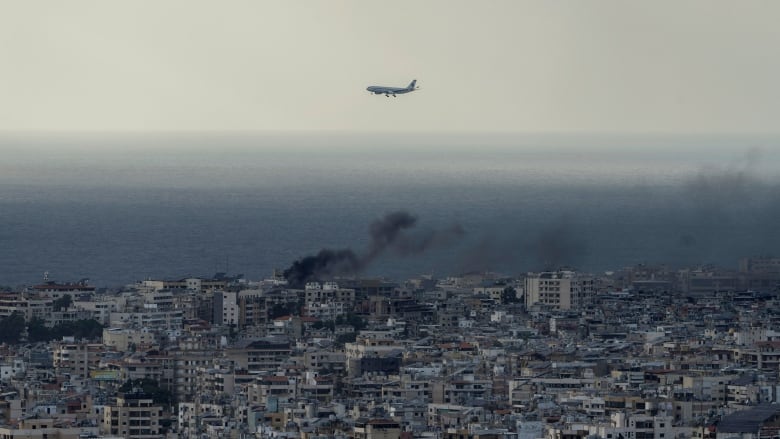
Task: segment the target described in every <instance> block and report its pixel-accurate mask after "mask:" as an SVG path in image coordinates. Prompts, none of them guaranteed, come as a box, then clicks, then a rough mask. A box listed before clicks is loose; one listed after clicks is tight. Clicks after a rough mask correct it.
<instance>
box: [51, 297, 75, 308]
mask: <svg viewBox="0 0 780 439" xmlns="http://www.w3.org/2000/svg"><path fill="white" fill-rule="evenodd" d="M71 303H73V299H71V297H70V294H65V295H64V296H62V297H60V298H59V299H56V300H55V301H54V302H53V303H52V308H54V311H62V310H64V309H68V307H70V304H71Z"/></svg>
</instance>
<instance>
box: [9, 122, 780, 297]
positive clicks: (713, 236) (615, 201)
mask: <svg viewBox="0 0 780 439" xmlns="http://www.w3.org/2000/svg"><path fill="white" fill-rule="evenodd" d="M778 188H780V137H772V136H737V135H687V136H682V135H645V136H643V135H599V134H513V133H393V132H388V133H373V132H362V133H361V132H264V133H235V132H230V133H213V132H212V133H192V132H190V133H144V134H139V133H4V134H1V135H0V285H2V286H10V287H19V286H25V285H32V284H37V283H40V282H41V281H42V280H43V279H44V276H46V278H47V279H49V280H55V281H58V282H75V281H79V280H82V279H89V283H90V284H92V285H96V286H98V287H117V286H122V285H126V284H130V283H134V282H137V281H140V280H143V279H150V278H151V279H177V278H184V277H190V276H201V277H209V276H213V275H214V274H215V273H218V272H222V273H227V274H228V275H231V276H235V275H239V274H242V275H243V276H244V277H245V278H247V279H262V278H266V277H268V276H270V275H271V273H272V272H273V270H274V269H279V270H284V269H285V268H287V267H289V266H290V265H291V264H292V263H293V262H294V261H296V260H298V259H299V258H302V257H304V256H307V255H312V254H316V253H317V252H319V251H320V250H321V249H334V250H338V249H351V250H352V251H354V252H355V253H357V254H365V252H368V251H370V250H369V249H370V248H372V245H373V242H372V237H371V235H370V229H371V225H372V224H373V223H376V222H377V221H380V220H381V219H382V218H383V217H385V216H386V215H388V214H392V213H393V212H399V211H400V212H405V213H408V214H409V215H412V216H413V217H414V218H415V219H416V221H415V223H414V225H413V226H412V227H410V228H408V229H405V230H403V231H402V233H403V234H404V235H405V236H407V237H408V238H409V239H412V240H415V239H416V240H418V241H419V242H421V243H424V245H420V246H418V247H415V251H400V250H399V249H397V248H394V247H393V246H388V247H387V248H385V249H383V251H382V252H381V254H378V256H377V257H375V258H372V259H371V263H370V264H367V265H366V266H365V267H364V268H363V271H361V272H360V273H357V274H359V275H361V276H367V277H384V278H387V279H393V280H403V279H405V278H408V277H414V276H417V275H421V274H430V275H433V276H437V277H445V276H450V275H458V274H463V273H467V272H478V271H494V272H498V273H501V274H505V275H507V276H515V275H518V274H522V273H526V272H529V271H539V270H546V269H555V268H560V267H568V268H572V269H577V270H581V271H587V272H591V273H600V272H605V271H615V270H619V269H621V268H623V267H626V266H631V265H635V264H652V265H655V264H665V265H668V266H670V267H672V268H675V267H686V266H696V265H701V264H715V265H719V266H723V267H727V268H736V266H737V262H738V260H739V258H742V257H748V256H768V255H775V256H780V191H778ZM448 230H459V231H462V233H458V234H457V236H454V235H453V234H450V235H449V237H448V239H427V238H429V237H431V236H443V235H442V234H441V232H442V231H448Z"/></svg>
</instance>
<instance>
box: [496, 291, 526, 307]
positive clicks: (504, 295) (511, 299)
mask: <svg viewBox="0 0 780 439" xmlns="http://www.w3.org/2000/svg"><path fill="white" fill-rule="evenodd" d="M522 301H523V299H522V298H521V297H517V291H516V290H515V289H514V288H512V287H506V288H504V291H502V292H501V303H503V304H507V303H520V302H522Z"/></svg>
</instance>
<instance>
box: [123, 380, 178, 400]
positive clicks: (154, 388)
mask: <svg viewBox="0 0 780 439" xmlns="http://www.w3.org/2000/svg"><path fill="white" fill-rule="evenodd" d="M135 389H138V390H140V391H141V392H143V393H144V394H146V395H149V396H151V397H152V400H153V401H154V402H155V404H164V405H171V404H173V394H172V393H171V391H170V390H166V389H163V388H161V387H160V383H158V382H157V381H156V380H153V379H151V378H139V379H136V380H130V379H128V380H127V381H125V383H124V384H122V386H121V387H119V391H120V392H132V391H133V390H135Z"/></svg>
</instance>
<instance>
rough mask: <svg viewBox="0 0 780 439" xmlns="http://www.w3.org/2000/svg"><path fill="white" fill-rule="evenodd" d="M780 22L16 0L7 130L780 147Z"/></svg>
mask: <svg viewBox="0 0 780 439" xmlns="http://www.w3.org/2000/svg"><path fill="white" fill-rule="evenodd" d="M778 17H780V2H778V1H771V0H768V1H733V0H729V1H716V0H706V1H705V0H702V1H680V0H670V1H658V0H653V1H645V2H633V1H624V0H615V1H607V0H605V1H569V2H565V1H548V0H544V1H520V0H509V1H499V0H491V1H453V0H426V1H420V0H414V1H403V0H401V1H393V2H387V1H366V0H354V1H351V0H344V1H335V0H329V1H306V2H292V1H273V2H272V1H257V0H251V1H212V0H208V1H201V0H169V1H164V0H149V1H144V0H132V1H130V0H127V1H119V0H117V1H105V0H94V1H86V0H69V1H62V0H51V1H43V0H41V1H35V0H31V1H22V0H19V1H10V0H4V1H2V3H0V57H1V58H0V59H2V69H0V130H3V131H27V130H33V131H38V130H75V131H84V130H87V131H91V130H99V131H111V130H122V131H149V130H153V131H159V130H162V131H167V130H177V131H178V130H187V131H189V130H361V131H452V130H469V131H520V132H602V133H603V132H606V133H610V132H619V133H658V132H662V133H776V132H777V131H778V128H777V127H778V122H777V121H778V115H780V87H779V86H778V79H780V26H778V23H777V19H778ZM415 78H416V79H417V80H418V85H419V86H420V87H421V89H420V90H419V91H418V92H415V93H412V94H408V95H404V96H399V97H398V98H392V97H391V98H386V97H384V96H372V95H369V94H368V93H367V92H366V91H365V87H366V86H368V85H391V86H406V85H407V84H408V83H409V82H410V81H411V79H415Z"/></svg>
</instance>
